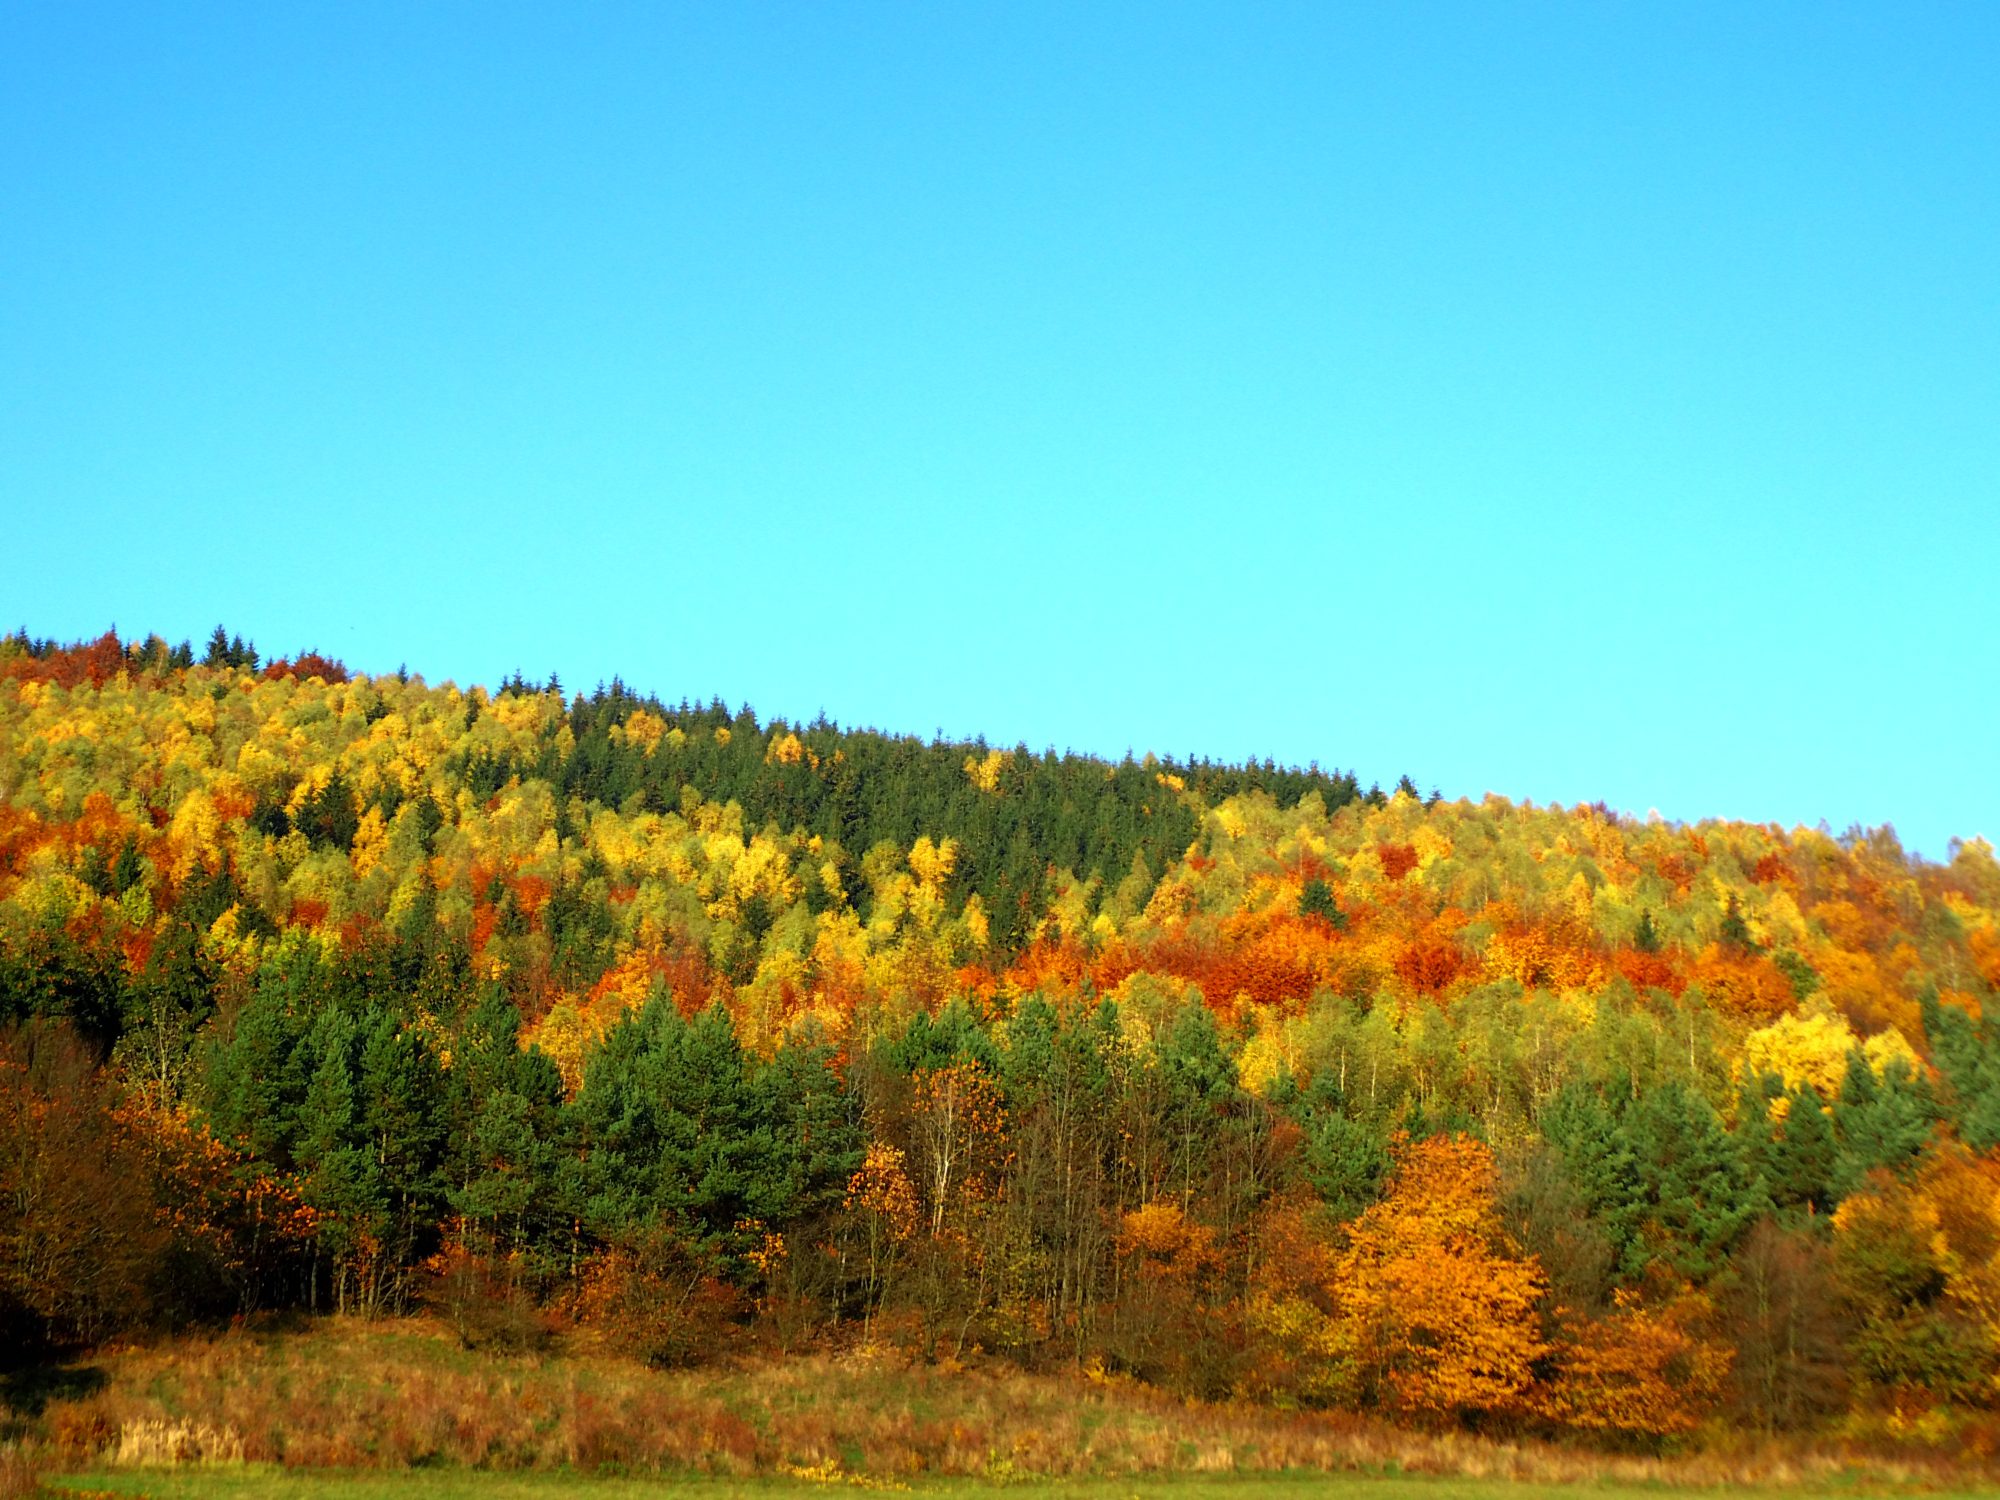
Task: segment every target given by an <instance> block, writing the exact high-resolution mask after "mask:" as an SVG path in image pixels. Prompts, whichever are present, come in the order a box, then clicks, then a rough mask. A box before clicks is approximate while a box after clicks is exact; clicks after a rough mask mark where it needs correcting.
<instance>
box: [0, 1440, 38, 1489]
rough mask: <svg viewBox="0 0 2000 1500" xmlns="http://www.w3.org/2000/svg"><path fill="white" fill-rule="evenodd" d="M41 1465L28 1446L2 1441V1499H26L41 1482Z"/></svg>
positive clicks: (0, 1459)
mask: <svg viewBox="0 0 2000 1500" xmlns="http://www.w3.org/2000/svg"><path fill="white" fill-rule="evenodd" d="M40 1469H41V1466H40V1465H39V1464H37V1463H36V1462H35V1459H34V1455H33V1454H31V1453H30V1452H29V1451H28V1449H27V1448H26V1446H24V1445H23V1444H21V1443H16V1442H5V1443H0V1500H25V1497H26V1496H29V1495H32V1494H34V1493H35V1491H36V1490H37V1488H39V1486H40V1483H41V1474H40Z"/></svg>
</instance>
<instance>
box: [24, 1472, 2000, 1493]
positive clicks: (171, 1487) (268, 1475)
mask: <svg viewBox="0 0 2000 1500" xmlns="http://www.w3.org/2000/svg"><path fill="white" fill-rule="evenodd" d="M59 1488H60V1489H61V1490H63V1491H66V1492H69V1493H81V1494H106V1495H130V1496H145V1497H148V1500H209V1497H213V1500H460V1497H464V1500H542V1497H547V1496H555V1495H569V1494H582V1495H586V1496H588V1497H590V1500H640V1497H685V1500H734V1497H739V1496H742V1497H754V1496H780V1495H810V1494H818V1495H821V1496H825V1495H827V1494H828V1493H829V1491H830V1490H838V1489H842V1488H850V1487H849V1486H841V1485H834V1486H829V1485H827V1484H825V1483H819V1482H815V1481H811V1480H803V1479H772V1478H756V1479H711V1478H640V1479H629V1478H592V1479H583V1478H580V1477H578V1476H576V1475H571V1474H491V1473H482V1472H475V1471H466V1470H459V1471H446V1472H437V1471H418V1472H404V1473H393V1474H356V1473H318V1474H301V1473H296V1472H292V1473H287V1472H284V1471H281V1470H269V1469H258V1468H253V1469H247V1470H240V1471H229V1470H222V1469H208V1470H202V1471H196V1472H156V1473H131V1472H125V1473H116V1472H112V1473H97V1474H87V1475H79V1476H75V1477H73V1478H68V1479H64V1480H61V1481H59ZM871 1488H876V1489H879V1488H881V1487H879V1486H871ZM1732 1488H1733V1487H1732ZM893 1489H894V1490H895V1491H897V1492H905V1493H910V1494H913V1495H917V1496H925V1495H932V1496H951V1495H968V1494H978V1495H989V1496H996V1497H997V1496H1002V1495H1004V1496H1006V1497H1008V1500H1032V1497H1035V1496H1042V1495H1062V1496H1065V1497H1074V1500H1266V1497H1270V1500H1294V1497H1295V1500H1306V1497H1308V1496H1310V1497H1312V1500H1403V1497H1408V1500H1492V1497H1498V1496H1509V1497H1517V1496H1521V1495H1526V1494H1542V1493H1555V1494H1558V1495H1560V1496H1562V1497H1564V1500H1597V1497H1604V1500H1613V1497H1622V1496H1643V1495H1654V1496H1657V1495H1658V1494H1659V1489H1658V1487H1657V1486H1654V1485H1648V1484H1606V1483H1594V1482H1582V1483H1576V1484H1565V1485H1557V1486H1545V1485H1540V1484H1533V1483H1523V1482H1520V1481H1509V1480H1499V1479H1464V1478H1442V1477H1409V1476H1397V1475H1335V1476H1329V1475H1325V1474H1312V1473H1292V1474H1282V1475H1255V1476H1242V1475H1231V1476H1228V1477H1198V1476H1188V1477H1179V1478H1171V1479H1118V1480H1111V1479H1064V1480H1034V1481H1026V1482H1018V1483H1011V1484H1007V1485H1004V1486H1002V1485H998V1484H995V1483H993V1482H991V1481H985V1480H970V1479H968V1480H944V1481H938V1482H935V1483H931V1484H917V1485H912V1486H909V1487H907V1489H905V1487H904V1486H901V1485H897V1486H893ZM1782 1493H1784V1494H1786V1495H1788V1496H1796V1497H1804V1496H1809V1495H1829V1496H1831V1495H1839V1496H1861V1495H1872V1494H1890V1493H1908V1491H1898V1490H1893V1489H1878V1488H1874V1487H1870V1486H1866V1485H1856V1484H1851V1483H1840V1484H1838V1485H1833V1486H1824V1487H1819V1486H1814V1487H1805V1488H1798V1489H1788V1490H1785V1491H1783V1492H1782ZM1922 1493H1924V1494H1928V1495H1935V1496H1940V1497H1949V1496H1958V1495H1963V1496H1972V1495H1979V1494H1992V1493H1994V1491H1992V1490H1970V1489H1967V1490H1924V1491H1922Z"/></svg>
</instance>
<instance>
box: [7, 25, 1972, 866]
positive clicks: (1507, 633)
mask: <svg viewBox="0 0 2000 1500" xmlns="http://www.w3.org/2000/svg"><path fill="white" fill-rule="evenodd" d="M1996 78H2000V10H1996V9H1995V8H1994V7H1992V6H1991V5H1988V4H1984V3H1980V4H1971V3H1968V4H1956V5H1953V4H1933V5H1921V4H1919V5H1911V4H1893V5H1892V4H1881V5H1842V4H1828V3H1813V4H1796V5H1793V4H1781V3H1769V4H1760V5H1755V6H1744V5H1741V4H1713V5H1699V4H1684V5H1675V6H1654V7H1636V6H1611V5H1581V4H1579V5H1536V4H1514V5H1500V4H1496V5H1489V6H1471V5H1447V4H1426V5H1416V6H1387V5H1367V6H1362V5H1337V4H1331V3H1324V0H1322V3H1315V4H1309V5H1297V6H1285V5H1255V6H1243V5H1214V6H1185V5H1174V4H1158V3H1151V4H1146V5H1133V6H1114V5H1093V6H1074V5H1068V4H1065V5H1036V4H1029V3H1021V4H1008V5H1005V6H989V7H983V8H975V7H965V6H955V7H945V6H924V7H919V6H898V5H890V4H871V5H842V4H811V5H807V4H794V5H771V6H763V7H749V6H714V5H706V6H687V7H680V8H676V7H669V6H666V5H659V4H643V5H630V6H616V5H609V4H605V5H591V6H548V5H528V4H503V3H494V0H484V3H481V4H478V5H469V4H468V5H462V6H451V5H444V4H428V5H424V6H392V5H370V4H359V3H342V4H337V5H336V4H327V5H311V4H288V5H284V6H253V5H248V4H244V5H236V6H220V5H211V6H187V7H166V6H141V5H132V6H129V7H119V6H104V5H91V4H88V3H80V0H63V3H58V4H46V5H45V4H40V3H22V0H17V3H16V4H14V5H12V6H10V7H9V9H8V12H7V15H6V17H5V20H4V39H0V204H4V205H5V207H4V209H0V511H4V513H5V515H6V517H7V518H8V519H9V521H10V522H11V524H10V527H9V531H10V534H11V535H12V537H13V538H14V539H15V544H16V547H17V548H18V550H15V551H14V553H13V556H12V557H11V558H10V560H9V564H8V566H7V568H6V571H5V575H4V582H0V615H4V616H5V618H4V620H0V624H4V626H5V627H8V628H11V627H12V626H13V625H15V624H17V623H18V624H23V625H26V626H27V627H28V628H29V629H30V630H31V631H33V632H34V633H36V634H41V635H59V636H63V637H75V636H81V635H86V634H96V633H98V632H100V631H101V630H103V629H104V628H105V626H106V625H108V624H112V623H116V624H117V625H118V626H119V627H120V628H121V629H122V630H125V631H127V632H132V631H145V630H158V631H161V632H163V633H165V634H168V635H169V636H171V637H176V638H178V637H180V636H192V637H194V638H196V639H197V640H199V639H200V638H201V637H202V636H204V635H205V634H206V633H207V632H208V630H209V629H210V628H211V627H212V626H213V625H214V624H215V623H216V621H217V620H223V621H226V622H227V623H228V624H229V625H230V626H231V628H232V629H239V630H242V631H244V632H246V633H249V634H251V635H253V636H254V637H255V638H256V639H257V640H258V642H259V643H260V644H261V645H263V646H265V647H266V648H267V649H278V650H284V651H290V650H296V649H299V648H302V647H305V646H309V645H312V646H317V647H319V648H320V649H322V650H325V651H328V652H330V653H333V654H337V655H340V656H342V657H344V658H345V659H346V660H348V661H349V662H350V663H351V664H353V665H355V666H357V667H361V668H364V669H370V670H387V669H390V668H393V667H395V666H396V665H397V664H398V663H399V662H408V663H409V664H410V665H411V666H412V667H413V668H416V669H420V670H422V671H424V672H425V673H426V675H428V676H430V677H432V678H433V679H436V678H443V677H452V678H455V679H457V680H458V681H460V682H462V683H463V682H472V681H484V682H489V683H490V682H493V681H496V680H497V679H498V678H499V677H500V676H502V675H503V674H505V673H507V672H509V671H511V670H512V669H513V668H515V667H517V666H518V667H520V668H522V669H524V670H525V671H527V672H528V673H529V674H530V675H533V676H542V675H544V674H546V673H548V672H550V671H552V670H553V671H558V672H560V673H561V674H562V677H563V679H564V681H565V683H567V684H568V685H570V686H572V687H577V686H587V685H590V684H592V683H594V682H596V681H597V680H599V679H600V678H607V677H609V676H610V675H611V674H613V673H614V672H615V673H619V674H622V675H623V676H624V678H625V679H626V680H627V681H628V682H630V683H632V684H634V685H637V686H640V687H643V688H646V689H651V690H656V691H658V692H660V693H662V694H663V695H666V696H669V697H675V698H677V697H679V696H681V695H682V694H688V695H691V696H696V697H706V696H708V695H710V694H721V695H723V696H724V697H727V698H728V699H730V700H731V701H732V702H741V701H743V700H745V699H748V700H749V701H750V702H751V703H752V704H754V705H755V706H756V707H757V708H758V710H759V711H760V712H764V713H766V714H770V713H783V714H788V715H792V716H796V717H809V716H811V715H812V714H813V713H815V712H816V711H818V710H820V709H822V708H823V709H825V710H826V711H827V712H828V713H829V714H831V715H833V716H834V717H836V718H838V719H841V720H842V721H844V722H854V723H873V724H878V725H881V726H883V727H886V728H891V729H897V730H908V731H914V732H918V733H923V734H929V733H930V732H932V731H933V730H934V729H939V728H941V729H943V730H944V731H946V732H947V733H949V734H953V735H967V736H969V735H973V734H979V733H984V734H985V735H987V736H988V737H989V738H990V739H992V740H994V741H995V742H999V743H1009V744H1011V743H1013V742H1015V741H1026V742H1027V743H1028V744H1029V745H1031V746H1034V747H1037V748H1039V747H1041V746H1043V745H1048V744H1055V745H1058V746H1074V747H1076V748H1079V749H1087V750H1094V751H1099V752H1104V753H1110V754H1114V755H1115V754H1119V753H1122V752H1123V751H1124V750H1126V749H1127V748H1131V749H1133V750H1135V751H1141V752H1143V751H1145V750H1148V749H1151V750H1156V751H1159V752H1162V753H1172V754H1177V755H1185V754H1188V753H1190V752H1194V753H1201V754H1207V755H1211V756H1215V757H1218V758H1224V757H1226V758H1237V757H1241V756H1244V755H1249V754H1255V755H1259V756H1261V755H1265V754H1270V755H1275V756H1277V757H1278V758H1280V759H1283V760H1289V761H1298V762H1303V761H1306V760H1309V759H1318V760H1319V761H1321V762H1322V763H1324V764H1329V765H1337V766H1341V767H1347V768H1352V769H1354V770H1356V771H1358V772H1359V774H1360V775H1361V776H1362V778H1363V780H1364V781H1367V780H1372V779H1378V778H1379V779H1381V780H1382V781H1384V782H1389V781H1393V779H1394V778H1395V777H1396V775H1397V774H1399V773H1401V772H1404V771H1408V772H1409V773H1410V774H1411V775H1413V776H1415V777H1416V778H1417V779H1418V781H1419V782H1421V783H1422V784H1423V785H1425V786H1426V787H1429V786H1431V785H1436V786H1438V787H1440V788H1442V789H1443V790H1444V791H1445V792H1446V793H1447V794H1448V795H1471V796H1478V795H1479V794H1480V793H1482V792H1484V791H1486V790H1489V789H1491V790H1494V791H1498V792H1501V793H1503V794H1506V795H1508V796H1512V797H1515V798H1532V799H1534V800H1536V801H1538V802H1540V801H1551V800H1554V801H1562V802H1573V801H1581V800H1595V799H1600V798H1601V799H1603V800H1606V801H1608V802H1610V803H1611V804H1612V805H1613V806H1617V807H1622V808H1626V809H1630V810H1633V811H1637V812H1644V811H1645V810H1647V809H1648V808H1658V809H1659V810H1660V811H1662V812H1663V813H1665V814H1666V815H1668V816H1670V817H1677V818H1695V817H1701V816H1706V815H1719V816H1732V817H1746V818H1753V819H1759V820H1775V821H1780V822H1784V823H1787V824H1790V823H1794V822H1808V823H1810V822H1816V821H1818V820H1820V819H1825V820H1827V821H1828V822H1830V823H1831V824H1832V825H1833V826H1834V827H1835V828H1836V829H1839V828H1842V827H1845V826H1846V825H1848V824H1850V823H1853V822H1861V823H1866V824H1871V825H1872V824H1877V823H1881V822H1893V823H1894V824H1895V825H1896V827H1897V828H1898V830H1899V831H1900V832H1901V833H1902V834H1903V836H1904V839H1905V842H1906V843H1907V844H1908V845H1910V846H1911V847H1913V848H1915V849H1918V850H1921V851H1923V852H1925V853H1927V854H1929V855H1931V856H1932V857H1942V855H1943V853H1944V850H1945V845H1946V841H1947V840H1948V839H1949V838H1951V837H1952V836H1954V835H1970V834H1974V833H1984V834H1987V835H1989V836H1991V835H2000V776H1996V774H1995V773H1996V771H2000V706H1996V701H1997V700H2000V695H1996V693H1995V677H1996V665H2000V649H1996V648H2000V609H1996V603H1995V580H1996V572H2000V520H1996V511H2000V89H1996V87H1995V84H1994V80H1995V79H1996Z"/></svg>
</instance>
